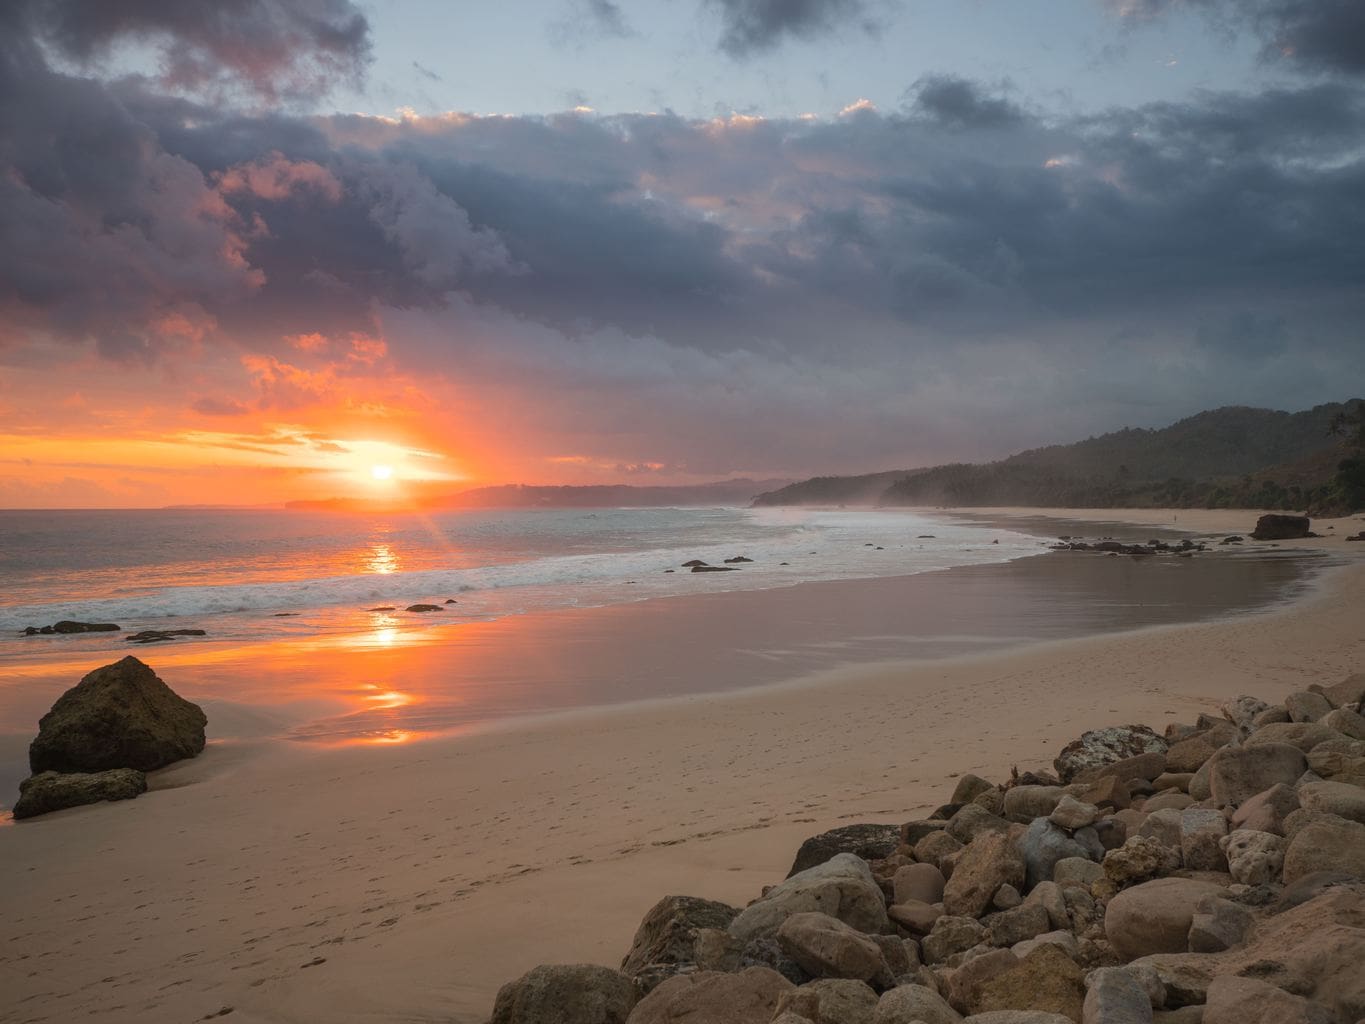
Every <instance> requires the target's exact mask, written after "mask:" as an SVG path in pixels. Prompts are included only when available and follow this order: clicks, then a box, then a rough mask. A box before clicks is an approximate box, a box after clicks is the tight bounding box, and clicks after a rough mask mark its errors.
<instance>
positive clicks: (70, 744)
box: [14, 657, 207, 818]
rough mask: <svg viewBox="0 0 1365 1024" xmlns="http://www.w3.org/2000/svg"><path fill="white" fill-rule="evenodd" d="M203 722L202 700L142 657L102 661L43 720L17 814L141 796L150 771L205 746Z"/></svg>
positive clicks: (31, 749)
mask: <svg viewBox="0 0 1365 1024" xmlns="http://www.w3.org/2000/svg"><path fill="white" fill-rule="evenodd" d="M206 724H207V719H206V718H205V717H204V712H203V710H202V709H200V707H199V705H197V704H192V703H190V702H189V701H187V700H185V699H184V698H183V697H180V696H179V695H177V694H176V693H175V691H173V690H172V689H171V688H170V687H169V686H167V685H166V684H165V683H164V682H162V681H161V679H159V678H158V677H157V675H156V673H155V672H153V671H152V670H151V669H150V668H149V667H148V666H147V665H145V664H143V663H142V662H141V661H139V660H138V659H137V658H133V657H127V658H124V659H123V660H122V661H118V662H115V663H114V664H112V665H105V666H104V667H102V668H97V669H95V671H93V672H91V673H90V674H89V675H87V676H86V677H85V678H84V679H82V680H81V681H80V682H79V683H78V684H77V685H76V686H74V687H72V688H71V689H70V690H67V691H66V693H64V694H62V695H61V697H59V698H58V699H57V702H56V703H55V704H53V705H52V710H51V711H49V712H48V713H47V714H46V715H44V716H43V717H42V719H41V720H40V721H39V723H38V735H37V737H36V738H35V739H34V740H33V742H32V743H31V744H30V745H29V751H28V761H29V770H30V771H31V772H32V773H33V774H32V776H30V777H29V778H27V779H25V780H24V781H23V782H21V783H20V784H19V800H18V802H17V803H16V804H15V805H14V816H15V818H31V817H33V816H35V815H38V814H46V813H47V812H49V811H58V810H62V809H63V808H67V807H76V806H79V805H81V804H89V803H98V802H99V801H101V800H128V799H131V798H133V797H136V796H137V795H139V794H140V793H144V792H146V790H147V777H146V773H147V772H149V771H153V770H154V769H157V768H162V767H165V766H166V765H168V764H170V763H172V762H173V761H179V760H182V759H184V758H187V757H194V756H195V755H196V754H198V753H199V752H200V751H201V750H203V749H204V726H205V725H206Z"/></svg>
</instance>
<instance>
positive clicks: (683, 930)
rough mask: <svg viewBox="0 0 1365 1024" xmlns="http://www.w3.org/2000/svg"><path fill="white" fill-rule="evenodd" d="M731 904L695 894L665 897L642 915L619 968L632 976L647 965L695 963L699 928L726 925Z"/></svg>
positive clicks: (730, 918) (732, 912)
mask: <svg viewBox="0 0 1365 1024" xmlns="http://www.w3.org/2000/svg"><path fill="white" fill-rule="evenodd" d="M738 913H739V911H738V910H736V909H735V908H734V907H731V906H727V905H726V904H724V903H717V902H716V901H714V900H704V899H699V898H698V897H696V896H665V897H664V898H663V899H661V900H660V901H659V902H658V903H656V904H654V906H653V907H651V908H650V909H649V911H648V912H647V913H646V914H645V916H644V919H643V920H642V921H641V922H640V927H639V928H638V929H637V930H636V932H635V940H634V941H633V942H632V943H631V946H630V952H628V953H627V954H626V956H625V959H623V960H622V961H621V971H622V973H624V974H627V975H629V976H631V977H634V976H635V975H636V974H638V973H639V972H640V971H641V970H643V969H644V968H645V967H646V966H648V965H650V964H679V963H695V962H696V959H697V951H696V937H697V931H698V929H703V928H712V929H725V928H728V927H729V925H730V922H731V921H733V920H734V919H735V915H737V914H738Z"/></svg>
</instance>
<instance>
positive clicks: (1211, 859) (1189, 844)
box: [1180, 807, 1228, 871]
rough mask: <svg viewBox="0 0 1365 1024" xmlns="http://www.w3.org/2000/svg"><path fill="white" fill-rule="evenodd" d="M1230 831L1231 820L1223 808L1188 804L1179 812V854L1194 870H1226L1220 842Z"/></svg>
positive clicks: (1225, 859) (1226, 866) (1186, 864)
mask: <svg viewBox="0 0 1365 1024" xmlns="http://www.w3.org/2000/svg"><path fill="white" fill-rule="evenodd" d="M1227 834H1228V820H1227V818H1225V817H1223V813H1222V812H1221V811H1214V810H1209V809H1206V808H1202V807H1187V808H1185V809H1184V810H1183V811H1181V812H1180V856H1181V859H1182V860H1183V861H1184V863H1185V867H1186V868H1188V869H1189V870H1191V871H1226V870H1227V868H1228V862H1227V858H1226V857H1225V856H1224V855H1223V848H1222V846H1221V845H1219V844H1220V842H1221V841H1222V839H1223V837H1224V836H1226V835H1227Z"/></svg>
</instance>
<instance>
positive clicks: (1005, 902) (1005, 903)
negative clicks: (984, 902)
mask: <svg viewBox="0 0 1365 1024" xmlns="http://www.w3.org/2000/svg"><path fill="white" fill-rule="evenodd" d="M1023 902H1024V897H1023V896H1021V895H1019V890H1018V889H1016V888H1015V887H1014V886H1012V885H1009V884H1005V885H1002V886H1001V887H1000V888H999V889H996V890H995V895H994V896H992V897H991V906H993V907H994V908H995V909H996V910H1013V909H1014V908H1015V907H1017V906H1019V904H1021V903H1023Z"/></svg>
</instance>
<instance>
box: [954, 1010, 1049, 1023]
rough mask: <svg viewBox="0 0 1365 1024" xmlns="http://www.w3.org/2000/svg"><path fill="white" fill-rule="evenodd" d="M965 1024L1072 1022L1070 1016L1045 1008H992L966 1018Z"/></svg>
mask: <svg viewBox="0 0 1365 1024" xmlns="http://www.w3.org/2000/svg"><path fill="white" fill-rule="evenodd" d="M964 1024H1072V1022H1071V1018H1070V1017H1063V1016H1062V1015H1061V1014H1060V1013H1046V1012H1044V1011H1043V1010H991V1011H989V1012H987V1013H974V1014H972V1015H971V1016H970V1017H966V1018H964Z"/></svg>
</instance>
